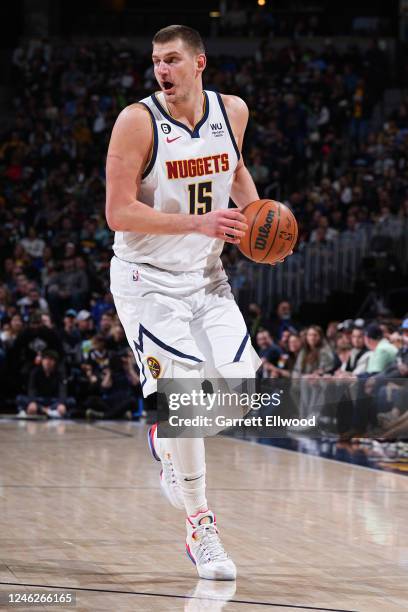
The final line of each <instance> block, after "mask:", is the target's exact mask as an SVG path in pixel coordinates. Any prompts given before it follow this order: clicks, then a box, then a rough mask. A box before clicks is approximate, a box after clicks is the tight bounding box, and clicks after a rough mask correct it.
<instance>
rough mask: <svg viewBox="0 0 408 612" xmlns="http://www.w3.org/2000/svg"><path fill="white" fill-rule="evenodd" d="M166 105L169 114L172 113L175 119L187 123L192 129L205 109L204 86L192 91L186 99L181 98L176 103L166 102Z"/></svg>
mask: <svg viewBox="0 0 408 612" xmlns="http://www.w3.org/2000/svg"><path fill="white" fill-rule="evenodd" d="M163 97H164V96H163ZM166 106H167V110H168V112H169V115H171V116H172V117H173V119H176V120H177V121H181V123H185V124H186V125H187V126H188V127H190V129H194V126H196V125H197V123H198V122H199V121H200V119H201V118H202V116H203V113H204V110H205V99H204V94H203V91H202V88H201V87H200V88H199V89H197V91H194V92H191V94H190V95H189V97H188V98H187V99H186V100H181V101H178V102H176V103H171V102H166Z"/></svg>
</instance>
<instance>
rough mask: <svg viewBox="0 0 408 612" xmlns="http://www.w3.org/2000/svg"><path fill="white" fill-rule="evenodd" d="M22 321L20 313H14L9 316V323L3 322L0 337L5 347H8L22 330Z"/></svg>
mask: <svg viewBox="0 0 408 612" xmlns="http://www.w3.org/2000/svg"><path fill="white" fill-rule="evenodd" d="M23 329H24V323H23V319H22V318H21V315H19V314H15V315H13V316H12V317H11V320H10V322H9V323H7V322H5V323H4V324H3V327H2V329H1V333H0V339H1V341H2V343H3V346H4V348H5V349H10V348H11V347H12V346H13V344H14V342H15V341H16V338H17V336H18V335H19V334H20V333H21V332H22V331H23Z"/></svg>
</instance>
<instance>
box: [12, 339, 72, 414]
mask: <svg viewBox="0 0 408 612" xmlns="http://www.w3.org/2000/svg"><path fill="white" fill-rule="evenodd" d="M58 359H59V357H58V353H57V352H55V351H52V350H45V351H44V352H43V354H42V356H41V359H40V362H39V365H36V366H34V367H33V369H32V370H31V372H30V377H29V383H28V392H27V395H26V396H23V395H20V396H18V397H17V409H18V414H19V416H20V417H25V416H34V415H41V414H45V415H46V416H48V417H49V418H58V419H60V418H63V417H65V416H67V409H68V407H72V406H73V405H74V400H73V399H72V398H67V395H66V382H65V380H64V378H63V375H62V373H61V371H59V370H58V368H57V365H58Z"/></svg>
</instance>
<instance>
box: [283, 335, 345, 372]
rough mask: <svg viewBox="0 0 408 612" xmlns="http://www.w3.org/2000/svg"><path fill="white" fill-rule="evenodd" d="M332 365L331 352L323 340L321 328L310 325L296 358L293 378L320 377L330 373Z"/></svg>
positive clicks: (332, 357)
mask: <svg viewBox="0 0 408 612" xmlns="http://www.w3.org/2000/svg"><path fill="white" fill-rule="evenodd" d="M334 363H335V360H334V354H333V351H332V350H331V348H330V347H329V345H328V344H327V342H326V341H325V339H324V335H323V330H322V328H321V327H319V326H318V325H310V327H308V328H307V331H306V336H305V344H304V346H303V348H302V349H301V350H300V352H299V354H298V356H297V359H296V363H295V367H294V368H293V376H295V377H298V376H306V377H315V376H321V375H322V374H325V373H328V372H330V371H331V370H332V369H333V367H334Z"/></svg>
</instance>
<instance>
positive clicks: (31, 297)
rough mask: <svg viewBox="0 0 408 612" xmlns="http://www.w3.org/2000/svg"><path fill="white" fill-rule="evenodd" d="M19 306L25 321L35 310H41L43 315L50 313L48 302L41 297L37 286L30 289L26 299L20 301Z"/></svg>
mask: <svg viewBox="0 0 408 612" xmlns="http://www.w3.org/2000/svg"><path fill="white" fill-rule="evenodd" d="M17 306H18V308H19V310H20V313H21V315H22V316H23V318H24V319H25V320H27V319H28V318H29V316H30V314H31V313H32V312H33V311H34V310H39V311H40V312H41V313H43V312H44V313H47V312H48V311H49V308H48V303H47V300H45V299H44V298H43V297H41V295H40V292H39V290H38V288H37V287H36V286H35V285H32V286H31V287H30V288H29V289H28V293H27V295H26V296H25V297H22V298H21V299H20V300H18V302H17Z"/></svg>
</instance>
